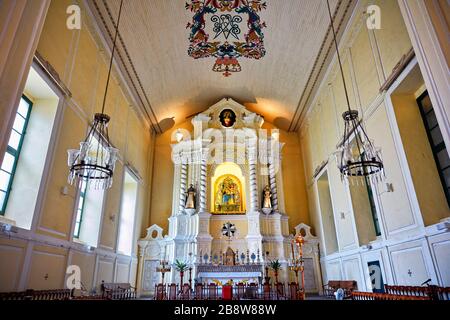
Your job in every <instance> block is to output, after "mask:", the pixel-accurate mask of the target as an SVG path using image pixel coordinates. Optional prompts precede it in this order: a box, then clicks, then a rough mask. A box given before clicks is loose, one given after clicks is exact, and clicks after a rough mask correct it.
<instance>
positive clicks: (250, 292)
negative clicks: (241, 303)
mask: <svg viewBox="0 0 450 320" xmlns="http://www.w3.org/2000/svg"><path fill="white" fill-rule="evenodd" d="M184 287H185V286H184ZM298 290H299V286H298V284H297V283H290V284H284V283H278V284H277V285H268V284H264V285H259V284H256V283H250V284H236V285H234V286H232V296H231V297H230V298H231V299H233V300H300V297H301V295H300V294H299V291H298ZM222 291H223V286H218V285H216V284H209V285H203V284H197V285H195V286H194V288H193V289H191V290H190V292H189V294H187V293H186V290H181V291H179V290H178V285H177V284H165V285H162V284H159V285H156V286H155V295H154V299H155V300H188V299H189V300H222V299H224V297H223V295H222V293H221V292H222Z"/></svg>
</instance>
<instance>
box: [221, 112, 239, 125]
mask: <svg viewBox="0 0 450 320" xmlns="http://www.w3.org/2000/svg"><path fill="white" fill-rule="evenodd" d="M219 119H220V123H221V124H222V126H224V127H225V128H230V127H232V126H234V124H235V122H236V114H235V113H234V112H233V110H230V109H225V110H223V111H222V112H221V113H220V115H219Z"/></svg>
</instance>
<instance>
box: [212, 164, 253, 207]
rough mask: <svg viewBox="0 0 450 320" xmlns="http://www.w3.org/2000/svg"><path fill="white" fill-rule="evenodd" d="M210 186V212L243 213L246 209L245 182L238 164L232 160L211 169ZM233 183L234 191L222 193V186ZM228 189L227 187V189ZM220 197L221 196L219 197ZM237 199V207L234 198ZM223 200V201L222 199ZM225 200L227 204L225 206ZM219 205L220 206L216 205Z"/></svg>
mask: <svg viewBox="0 0 450 320" xmlns="http://www.w3.org/2000/svg"><path fill="white" fill-rule="evenodd" d="M213 172H214V174H213V175H212V177H211V185H210V186H211V187H210V207H211V213H212V214H244V213H245V211H246V198H247V197H246V190H247V189H246V184H245V177H244V175H243V173H242V169H241V167H240V166H239V165H237V164H235V163H232V162H224V163H222V164H220V165H218V166H217V167H216V168H215V170H214V171H213ZM230 183H231V184H234V188H235V191H236V192H235V193H234V195H233V194H226V193H225V194H224V192H223V191H224V190H223V189H222V188H223V187H224V186H229V185H230ZM227 190H229V189H227ZM220 197H222V198H220ZM237 199H239V200H240V201H239V208H236V210H232V208H235V207H236V206H237V204H236V200H237ZM224 200H225V201H224ZM225 202H226V203H227V204H228V206H225ZM218 205H221V207H218Z"/></svg>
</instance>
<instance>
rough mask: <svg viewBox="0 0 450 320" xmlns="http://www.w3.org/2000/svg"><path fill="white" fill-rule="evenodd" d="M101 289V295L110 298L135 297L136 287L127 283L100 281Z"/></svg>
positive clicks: (124, 298)
mask: <svg viewBox="0 0 450 320" xmlns="http://www.w3.org/2000/svg"><path fill="white" fill-rule="evenodd" d="M101 291H102V296H103V297H108V298H110V299H111V300H132V299H136V288H134V287H132V286H131V285H130V284H129V283H105V282H104V281H102V284H101Z"/></svg>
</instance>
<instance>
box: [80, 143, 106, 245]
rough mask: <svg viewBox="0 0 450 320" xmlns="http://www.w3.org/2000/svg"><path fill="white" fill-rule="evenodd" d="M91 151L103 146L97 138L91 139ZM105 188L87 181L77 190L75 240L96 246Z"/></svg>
mask: <svg viewBox="0 0 450 320" xmlns="http://www.w3.org/2000/svg"><path fill="white" fill-rule="evenodd" d="M92 144H93V146H92V147H91V149H90V150H91V151H92V152H94V151H95V150H97V148H103V146H102V144H101V143H99V141H98V139H95V138H94V139H92ZM104 197H105V190H103V189H95V188H94V186H91V185H90V183H89V182H83V183H82V184H81V186H80V188H79V190H78V198H77V201H76V204H75V210H74V215H75V220H74V228H73V238H74V240H75V241H77V242H81V243H83V244H86V245H89V246H92V247H97V245H98V240H99V235H100V227H101V221H102V216H103V201H104Z"/></svg>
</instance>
